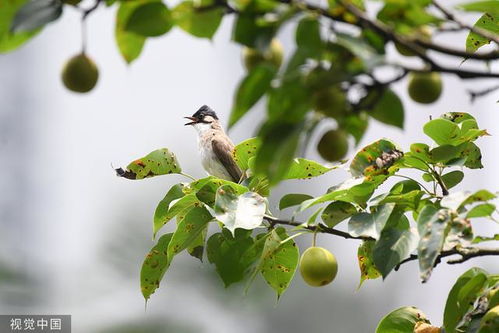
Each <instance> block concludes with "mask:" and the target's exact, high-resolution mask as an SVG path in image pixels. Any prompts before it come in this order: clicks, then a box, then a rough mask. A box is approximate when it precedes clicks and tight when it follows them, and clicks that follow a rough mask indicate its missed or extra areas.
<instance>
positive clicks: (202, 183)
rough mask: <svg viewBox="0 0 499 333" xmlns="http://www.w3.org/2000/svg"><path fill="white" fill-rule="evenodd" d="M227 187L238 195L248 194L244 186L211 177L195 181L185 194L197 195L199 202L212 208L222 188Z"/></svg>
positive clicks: (186, 189)
mask: <svg viewBox="0 0 499 333" xmlns="http://www.w3.org/2000/svg"><path fill="white" fill-rule="evenodd" d="M223 185H226V186H228V187H230V188H232V189H233V190H234V191H235V193H236V194H238V195H239V194H243V193H244V192H248V188H247V187H246V186H244V185H240V184H236V183H234V182H231V181H229V180H225V179H220V178H216V177H213V176H209V177H206V178H203V179H199V180H197V181H194V182H192V183H190V184H189V185H188V187H187V188H185V189H184V192H189V193H195V194H196V197H197V198H198V199H199V201H201V202H203V203H205V204H207V205H208V206H210V207H212V206H213V204H214V203H215V199H216V193H217V190H218V189H219V188H220V186H223Z"/></svg>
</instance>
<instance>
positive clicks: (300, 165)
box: [283, 158, 338, 179]
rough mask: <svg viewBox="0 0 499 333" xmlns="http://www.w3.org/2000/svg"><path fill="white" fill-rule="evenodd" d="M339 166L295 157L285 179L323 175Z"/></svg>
mask: <svg viewBox="0 0 499 333" xmlns="http://www.w3.org/2000/svg"><path fill="white" fill-rule="evenodd" d="M337 168H338V167H337V166H334V167H326V166H324V165H322V164H320V163H317V162H315V161H312V160H307V159H305V158H295V159H294V160H293V161H292V162H291V165H290V166H289V171H288V173H286V174H285V175H284V177H283V179H305V178H311V177H318V176H322V175H323V174H325V173H327V172H329V171H331V170H334V169H337Z"/></svg>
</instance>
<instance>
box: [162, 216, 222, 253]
mask: <svg viewBox="0 0 499 333" xmlns="http://www.w3.org/2000/svg"><path fill="white" fill-rule="evenodd" d="M212 219H213V217H212V216H211V215H210V213H209V212H208V210H206V208H204V207H194V208H192V209H191V210H189V212H188V213H187V214H186V215H185V216H184V217H183V218H182V220H180V222H179V223H178V225H177V230H175V232H174V233H173V236H172V239H171V241H170V244H168V262H169V263H170V262H171V261H172V259H173V257H174V256H175V255H177V254H178V253H180V252H182V251H183V250H185V249H186V248H188V247H189V246H190V245H191V244H192V243H193V242H194V241H195V240H196V238H197V237H198V235H199V234H200V233H201V232H202V231H203V230H204V229H205V228H206V226H207V224H208V222H210V221H211V220H212Z"/></svg>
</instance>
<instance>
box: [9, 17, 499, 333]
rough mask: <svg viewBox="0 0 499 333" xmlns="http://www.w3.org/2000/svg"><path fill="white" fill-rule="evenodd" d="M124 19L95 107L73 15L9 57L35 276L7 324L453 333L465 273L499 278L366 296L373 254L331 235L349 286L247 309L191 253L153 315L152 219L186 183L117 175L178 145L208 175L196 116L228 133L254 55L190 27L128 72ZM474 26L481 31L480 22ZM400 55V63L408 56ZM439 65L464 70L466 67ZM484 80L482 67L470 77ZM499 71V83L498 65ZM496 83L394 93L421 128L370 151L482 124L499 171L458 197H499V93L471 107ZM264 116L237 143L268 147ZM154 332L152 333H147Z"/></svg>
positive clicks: (437, 276)
mask: <svg viewBox="0 0 499 333" xmlns="http://www.w3.org/2000/svg"><path fill="white" fill-rule="evenodd" d="M114 15H115V8H112V9H104V8H101V10H98V11H97V12H96V13H95V14H93V15H92V16H91V17H90V18H89V22H88V23H89V24H88V25H89V33H88V34H89V45H88V54H89V55H90V56H91V57H92V58H94V60H95V62H96V63H97V65H98V66H99V69H100V79H99V82H98V85H97V87H96V89H95V90H94V91H92V92H91V93H89V94H86V95H79V94H74V93H71V92H68V91H67V90H66V89H65V88H64V87H63V85H62V83H61V81H60V70H61V68H62V66H63V64H64V62H65V61H66V60H67V59H68V58H69V57H71V56H73V55H74V54H76V53H77V52H79V48H80V46H79V45H80V26H79V14H78V13H77V12H76V11H75V10H72V9H70V8H68V9H67V10H65V14H64V17H63V18H62V20H60V21H58V22H57V23H55V24H51V25H49V26H48V27H47V28H46V29H45V30H44V31H43V32H42V33H41V34H40V35H39V36H37V37H36V38H35V39H34V40H32V41H31V42H29V43H28V44H27V45H26V46H24V47H22V48H21V49H19V50H18V51H15V52H12V53H10V54H6V55H0V101H1V102H0V161H1V162H0V163H1V165H2V168H1V170H2V172H1V173H0V189H1V192H2V195H1V196H0V227H1V230H2V232H0V262H3V264H4V265H7V266H8V267H10V268H11V269H13V270H16V271H18V272H20V274H21V277H23V278H18V279H17V280H14V281H10V282H7V283H5V284H4V285H0V313H13V314H17V313H19V314H21V313H26V314H71V315H73V332H75V333H79V332H114V331H113V329H117V331H119V332H173V333H176V332H208V333H212V332H213V333H215V332H216V333H225V332H241V333H250V332H274V333H277V332H288V333H289V332H293V333H294V332H297V333H298V332H304V331H306V332H312V333H315V332H317V333H321V332H338V333H343V332H355V333H358V332H374V329H375V327H376V325H377V323H378V321H379V320H380V319H381V317H383V316H384V315H385V314H387V313H388V312H390V311H392V310H394V309H395V308H398V307H401V306H405V305H414V306H417V307H419V308H421V309H422V310H423V311H424V312H425V313H426V314H427V315H428V317H429V318H430V319H431V320H432V321H433V322H434V323H435V324H436V325H441V324H442V314H443V308H444V305H445V300H446V297H447V293H448V291H449V290H450V288H451V286H452V284H453V283H454V281H455V279H456V278H457V277H458V276H459V275H460V274H461V273H463V272H464V271H465V270H467V269H468V268H470V267H473V266H476V265H479V266H481V267H483V268H485V269H487V270H489V271H491V272H494V273H498V272H497V268H498V265H497V263H498V260H497V258H479V259H474V260H471V261H468V262H467V263H465V264H462V265H454V266H451V265H445V264H441V265H439V266H438V267H437V269H436V270H435V271H434V273H433V275H432V277H431V279H430V281H429V282H428V283H426V284H421V283H420V282H419V278H418V267H417V263H416V262H413V263H410V264H407V265H404V266H403V267H402V268H401V269H400V271H399V272H395V273H391V274H390V275H389V276H388V278H387V279H386V281H384V282H383V281H381V280H375V281H367V282H365V283H364V285H363V286H362V288H361V289H360V290H356V288H357V285H358V281H359V270H358V265H357V260H356V253H357V247H358V245H359V243H358V242H356V241H347V240H344V239H341V238H336V237H329V236H326V235H324V236H319V245H321V246H324V247H327V248H328V249H330V250H331V251H332V252H333V253H334V254H335V255H336V257H337V259H338V262H339V273H338V276H337V277H336V280H335V281H334V282H333V283H332V284H331V285H329V286H327V287H324V288H311V287H308V286H306V285H305V284H304V283H303V281H302V279H301V277H300V276H299V274H298V275H296V276H295V279H294V280H293V282H292V284H291V286H290V288H289V290H288V291H287V292H286V293H285V294H284V296H283V297H282V299H281V300H280V302H279V303H278V304H276V302H275V296H274V293H273V291H272V290H271V289H270V288H269V287H267V286H266V285H265V283H264V282H263V281H261V280H260V281H258V282H256V283H255V284H254V286H253V288H252V289H251V291H250V294H249V295H248V296H246V297H245V296H244V295H243V291H242V289H241V286H231V287H230V288H229V289H227V290H225V289H224V288H223V285H222V282H221V280H220V279H219V278H218V276H216V274H215V272H214V267H213V266H212V265H209V264H208V263H204V264H201V263H199V262H198V261H195V260H194V259H192V258H190V257H189V256H188V255H186V254H183V255H180V256H179V257H178V258H176V259H175V262H174V263H173V265H172V266H171V267H170V270H169V271H168V273H167V274H166V276H165V279H164V280H163V282H162V285H161V287H160V289H159V290H158V291H157V292H156V294H154V295H153V296H152V298H151V300H150V302H149V303H148V307H147V311H144V301H143V298H142V295H141V294H140V288H139V272H140V266H141V264H142V260H143V258H144V256H145V254H146V253H147V252H148V250H149V249H150V248H151V247H152V246H153V245H154V243H153V242H152V241H151V224H152V223H151V221H152V215H153V213H154V209H155V207H156V205H157V203H158V202H159V201H160V200H161V199H162V197H163V196H164V194H165V193H166V191H167V189H168V188H169V187H170V186H171V185H173V184H174V183H176V182H179V181H184V180H185V179H183V178H182V177H180V176H168V177H159V178H154V179H149V180H145V181H137V182H132V181H127V180H124V179H120V178H117V177H115V176H114V172H113V170H112V169H111V166H110V164H111V163H113V165H114V166H125V165H126V164H127V163H128V162H129V161H131V160H132V159H134V158H136V157H140V156H142V155H144V154H146V153H148V152H150V151H152V150H154V149H157V148H160V147H168V148H169V149H171V150H172V151H173V152H175V153H176V155H177V157H178V159H179V161H180V163H181V165H182V167H183V169H184V170H185V171H186V172H188V173H190V174H192V175H194V176H196V177H202V176H204V175H205V173H204V171H203V170H202V167H201V165H200V163H199V161H198V155H197V146H196V138H195V133H194V131H193V129H192V128H188V127H184V126H183V123H184V120H183V119H182V117H183V116H186V115H191V114H192V113H193V112H194V111H195V110H196V109H197V108H198V107H199V106H201V105H202V104H208V105H210V106H211V107H212V108H213V109H215V110H216V111H217V112H218V114H219V116H220V118H221V119H222V121H225V120H226V119H227V118H228V115H229V110H230V108H231V104H232V98H233V92H234V90H235V87H236V86H237V83H238V82H239V80H240V79H241V78H242V77H243V75H244V70H243V68H242V65H241V61H240V48H239V46H238V45H236V44H235V43H233V42H230V33H231V27H232V18H230V17H227V18H225V19H224V21H223V24H222V26H221V27H220V30H219V31H218V33H217V34H216V37H215V39H214V41H211V42H210V41H207V40H201V39H195V38H193V37H190V36H189V35H187V34H186V33H184V32H183V31H181V30H179V29H177V28H175V29H173V30H172V31H171V32H170V33H168V34H167V35H166V36H164V37H160V38H156V39H153V38H151V39H150V40H149V41H148V42H147V44H146V46H145V48H144V51H143V53H142V55H141V57H140V58H139V59H138V60H137V61H136V62H135V63H133V64H132V65H131V66H127V65H126V64H125V62H124V61H123V60H122V58H121V56H120V54H119V53H118V50H117V47H116V44H115V41H114V30H113V29H114ZM468 18H469V19H470V20H471V21H473V19H476V15H470V16H469V17H468ZM293 32H294V26H290V25H287V26H285V28H284V29H283V30H282V31H281V32H280V34H279V38H280V39H281V40H282V42H283V44H284V45H285V48H286V55H288V56H289V55H290V54H291V52H292V51H291V50H292V45H293V43H292V38H293V35H292V33H293ZM464 38H465V35H463V34H457V35H453V36H452V39H451V38H450V36H449V35H443V36H441V37H440V38H439V39H437V41H438V42H441V43H442V44H454V45H457V46H461V45H464ZM389 51H390V55H391V57H392V58H393V59H395V58H396V57H397V55H396V54H395V52H394V51H393V47H392V46H390V49H389ZM436 59H437V60H438V61H440V62H441V63H445V64H448V65H449V66H450V65H458V64H459V62H460V60H459V59H457V58H448V57H443V56H437V57H436ZM400 60H403V61H410V62H414V60H412V59H402V58H400ZM416 63H417V61H416ZM468 66H470V68H471V67H476V64H475V63H473V62H472V61H470V62H468V63H465V64H464V65H463V67H468ZM491 67H492V68H493V69H495V71H496V72H497V71H498V70H499V67H498V66H497V63H496V64H492V65H491ZM494 83H495V84H497V80H496V81H495V82H494V81H493V80H488V81H483V80H469V81H467V82H464V81H460V80H459V79H457V78H456V77H455V76H452V75H445V76H444V91H443V95H442V97H441V99H440V100H439V101H438V102H437V103H435V104H432V105H430V106H424V105H419V104H415V103H413V102H411V101H410V100H408V98H407V94H406V85H407V82H406V81H402V82H400V83H398V84H397V85H396V86H395V87H394V89H395V91H396V92H397V93H399V94H400V96H401V97H402V98H403V99H404V105H405V107H406V120H405V130H404V131H401V130H399V129H396V128H393V127H387V126H384V125H381V124H379V123H376V122H375V121H371V122H370V125H369V130H368V132H367V134H366V136H365V137H364V139H363V140H362V143H361V146H362V145H365V144H368V143H370V142H371V141H374V140H376V139H377V138H379V137H388V138H391V139H393V140H394V141H396V142H398V143H399V144H400V145H401V146H402V147H403V148H404V149H405V150H407V149H408V146H409V144H410V143H411V142H416V141H420V142H427V143H429V142H430V140H429V138H427V137H426V136H425V135H424V134H423V133H422V131H421V127H422V125H423V124H424V122H425V121H427V120H428V118H429V116H430V115H432V116H433V117H437V116H439V115H440V114H441V113H444V112H449V111H466V112H471V113H472V114H473V115H474V116H475V117H476V118H477V120H478V123H479V124H480V125H481V126H482V127H484V128H486V129H487V130H488V131H489V133H491V134H492V136H491V137H485V138H481V139H479V140H480V142H479V145H480V147H481V148H482V152H483V156H484V159H483V164H484V165H485V169H484V170H482V171H480V170H478V171H468V170H466V174H467V175H470V176H468V177H467V178H466V179H465V181H464V182H463V183H462V185H460V186H459V187H458V188H456V189H469V190H474V189H479V188H487V189H489V190H492V191H496V190H498V189H499V178H498V177H497V173H496V171H497V170H498V169H499V157H498V156H497V154H496V153H497V145H498V143H499V141H498V139H497V135H498V134H499V116H498V114H497V112H498V111H499V110H498V106H497V104H496V101H497V100H498V94H497V93H495V94H490V95H488V96H486V97H484V98H481V99H479V100H477V101H476V102H475V104H473V105H472V104H470V102H469V96H468V95H467V93H466V89H479V88H483V87H488V86H491V85H493V84H494ZM263 114H264V109H263V106H262V104H259V105H258V107H256V108H255V109H254V110H253V111H252V112H251V113H250V114H248V115H247V116H246V117H245V118H244V119H243V120H242V121H241V122H240V123H239V124H238V125H237V126H236V127H235V128H234V130H233V131H232V132H230V135H231V137H232V139H233V140H234V141H235V142H239V141H241V140H243V139H246V138H248V137H251V136H253V134H254V132H255V129H256V126H257V124H258V123H259V122H260V121H261V120H262V118H263ZM330 126H333V124H324V125H323V126H322V127H321V128H320V129H319V131H317V133H316V136H315V138H314V140H313V142H312V145H311V146H310V149H309V150H308V155H307V157H308V158H312V159H319V157H318V156H317V154H316V152H315V149H314V148H313V147H314V144H315V143H316V142H317V140H318V139H319V138H320V135H321V134H322V133H324V132H325V131H326V130H327V129H328V128H329V127H330ZM354 151H355V150H354V149H351V151H350V156H352V155H353V153H354ZM345 177H346V173H344V172H342V171H339V172H331V173H330V174H328V175H326V176H323V177H321V178H319V179H315V180H312V181H292V182H286V183H283V184H282V185H280V186H279V188H278V189H276V190H275V191H274V195H273V197H272V201H271V204H272V205H273V207H274V208H275V207H276V204H277V202H278V200H279V198H280V197H281V196H282V195H283V194H284V193H286V192H302V193H310V194H316V195H318V194H321V193H323V192H324V191H325V190H326V189H327V187H329V186H331V185H334V184H336V183H338V182H340V181H341V180H343V179H345ZM274 211H275V213H277V210H274ZM475 227H476V229H475V230H480V231H483V232H484V233H492V232H493V228H495V230H496V232H497V225H496V226H493V225H491V224H488V223H486V222H483V223H477V224H476V225H475ZM341 228H346V224H342V225H341ZM213 231H214V229H213V230H212V232H213ZM299 244H300V245H301V249H302V250H304V249H305V248H306V247H308V246H309V244H310V236H304V237H301V239H300V240H299ZM491 245H492V244H491ZM144 323H146V324H150V325H152V326H150V327H148V328H143V329H139V328H137V329H134V328H133V327H134V325H138V326H140V325H142V324H144ZM155 325H156V326H155ZM117 326H121V328H119V327H118V328H116V327H117ZM125 327H126V328H127V329H128V330H127V331H125V329H124V328H125Z"/></svg>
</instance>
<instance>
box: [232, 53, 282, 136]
mask: <svg viewBox="0 0 499 333" xmlns="http://www.w3.org/2000/svg"><path fill="white" fill-rule="evenodd" d="M276 73H277V68H276V67H275V66H273V65H272V64H271V63H268V62H265V63H263V64H260V65H258V66H256V67H255V68H253V69H252V70H251V72H249V73H248V75H247V76H246V77H245V78H244V79H243V80H242V81H241V83H240V85H239V87H238V88H237V92H236V96H235V99H234V107H233V108H232V111H231V114H230V118H229V128H230V127H232V126H233V125H234V124H235V123H237V122H238V121H239V119H241V118H242V117H243V116H244V115H245V114H246V113H247V112H248V111H249V110H250V109H251V108H252V107H253V105H255V104H256V102H258V100H260V98H262V96H263V95H264V94H265V93H266V92H267V90H268V89H269V88H270V83H271V81H272V79H273V78H274V76H275V74H276Z"/></svg>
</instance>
